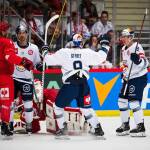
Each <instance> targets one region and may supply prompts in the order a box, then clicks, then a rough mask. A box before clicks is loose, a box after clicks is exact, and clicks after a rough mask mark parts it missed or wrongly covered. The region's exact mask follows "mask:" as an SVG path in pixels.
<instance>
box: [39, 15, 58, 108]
mask: <svg viewBox="0 0 150 150" xmlns="http://www.w3.org/2000/svg"><path fill="white" fill-rule="evenodd" d="M58 17H59V15H55V16H53V17H52V18H50V20H49V21H48V22H47V23H46V25H45V39H44V44H45V45H47V31H48V28H49V26H50V24H51V23H52V22H53V21H55V20H56V19H57V18H58ZM44 57H45V56H43V71H42V99H41V100H39V102H40V110H43V98H44V95H43V94H44V77H45V62H44Z"/></svg>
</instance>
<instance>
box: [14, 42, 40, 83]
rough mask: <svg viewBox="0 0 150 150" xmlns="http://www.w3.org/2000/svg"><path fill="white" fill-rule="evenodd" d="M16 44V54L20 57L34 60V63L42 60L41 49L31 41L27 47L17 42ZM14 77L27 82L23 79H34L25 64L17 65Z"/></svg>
mask: <svg viewBox="0 0 150 150" xmlns="http://www.w3.org/2000/svg"><path fill="white" fill-rule="evenodd" d="M14 44H15V50H16V54H17V55H18V56H20V57H26V58H28V59H29V60H31V61H32V62H33V64H34V65H36V64H37V63H39V62H40V61H41V58H40V53H39V49H38V47H37V46H36V45H34V44H31V43H29V44H28V45H27V46H26V47H21V46H19V45H18V43H17V42H15V43H14ZM13 77H14V79H15V80H17V81H21V82H25V81H24V80H22V79H32V74H31V72H30V71H28V70H26V69H25V68H24V67H23V66H20V65H16V66H15V71H14V74H13Z"/></svg>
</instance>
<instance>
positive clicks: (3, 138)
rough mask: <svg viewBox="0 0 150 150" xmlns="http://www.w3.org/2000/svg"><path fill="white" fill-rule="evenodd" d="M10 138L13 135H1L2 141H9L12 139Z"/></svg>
mask: <svg viewBox="0 0 150 150" xmlns="http://www.w3.org/2000/svg"><path fill="white" fill-rule="evenodd" d="M12 139H13V136H7V135H3V137H2V140H4V141H9V140H12Z"/></svg>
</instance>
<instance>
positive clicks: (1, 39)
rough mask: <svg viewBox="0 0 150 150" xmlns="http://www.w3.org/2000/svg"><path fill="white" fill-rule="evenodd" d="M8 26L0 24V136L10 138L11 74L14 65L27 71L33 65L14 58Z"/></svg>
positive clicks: (12, 85)
mask: <svg viewBox="0 0 150 150" xmlns="http://www.w3.org/2000/svg"><path fill="white" fill-rule="evenodd" d="M8 29H9V24H8V23H6V22H4V21H2V22H0V80H1V81H0V106H1V120H2V124H1V134H2V135H6V136H11V135H13V133H12V132H11V131H10V130H9V119H10V107H11V103H12V102H13V101H14V82H13V78H12V74H13V72H14V64H16V65H20V66H22V67H24V68H25V69H27V70H31V69H33V63H32V62H31V61H30V60H28V59H26V58H25V57H23V58H21V57H19V56H16V54H15V47H14V44H13V42H12V41H11V40H10V39H8V38H7V34H8Z"/></svg>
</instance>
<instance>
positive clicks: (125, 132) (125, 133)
mask: <svg viewBox="0 0 150 150" xmlns="http://www.w3.org/2000/svg"><path fill="white" fill-rule="evenodd" d="M129 134H130V131H124V132H122V133H117V134H116V135H117V136H126V135H129Z"/></svg>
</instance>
